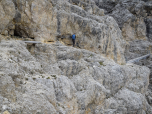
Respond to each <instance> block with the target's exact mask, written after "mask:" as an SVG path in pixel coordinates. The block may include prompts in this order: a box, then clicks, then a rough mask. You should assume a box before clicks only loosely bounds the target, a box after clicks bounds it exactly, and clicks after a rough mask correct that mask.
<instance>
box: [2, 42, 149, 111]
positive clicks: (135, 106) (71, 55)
mask: <svg viewBox="0 0 152 114" xmlns="http://www.w3.org/2000/svg"><path fill="white" fill-rule="evenodd" d="M27 49H28V50H27ZM30 49H33V48H29V47H27V45H26V44H25V43H24V42H23V41H13V40H11V41H5V40H2V41H1V43H0V67H1V69H0V102H1V103H0V112H1V113H3V112H8V113H11V114H26V113H32V114H40V113H41V114H43V113H46V114H50V112H51V114H61V113H62V114H67V113H70V114H72V113H73V114H87V113H89V114H114V113H119V114H125V113H129V114H132V113H138V114H145V113H147V114H151V113H152V108H151V107H150V105H149V104H148V102H147V100H146V98H145V92H146V91H147V88H148V84H149V79H148V76H149V74H150V71H149V69H148V68H147V67H142V66H137V65H118V64H116V63H115V62H114V61H113V60H110V59H106V58H105V57H103V56H101V55H99V54H95V53H93V52H90V51H87V50H84V49H77V48H73V47H69V46H65V45H63V44H61V43H60V42H56V43H54V44H36V45H35V46H34V51H33V50H30Z"/></svg>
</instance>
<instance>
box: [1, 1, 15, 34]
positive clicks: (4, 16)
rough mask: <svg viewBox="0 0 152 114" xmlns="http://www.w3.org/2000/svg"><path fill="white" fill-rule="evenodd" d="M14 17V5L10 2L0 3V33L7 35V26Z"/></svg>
mask: <svg viewBox="0 0 152 114" xmlns="http://www.w3.org/2000/svg"><path fill="white" fill-rule="evenodd" d="M14 17H15V5H14V3H13V1H12V0H1V1H0V33H2V34H4V35H8V33H7V32H6V31H7V29H8V26H9V24H10V23H11V22H12V21H13V18H14Z"/></svg>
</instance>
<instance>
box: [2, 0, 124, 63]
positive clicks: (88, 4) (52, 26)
mask: <svg viewBox="0 0 152 114" xmlns="http://www.w3.org/2000/svg"><path fill="white" fill-rule="evenodd" d="M2 1H5V2H6V3H7V0H2ZM2 1H1V2H2ZM9 1H10V2H11V3H14V4H13V6H6V7H8V8H12V9H15V12H16V13H15V16H14V15H13V14H14V13H12V14H11V16H10V17H11V19H13V20H12V21H11V19H10V21H11V22H12V23H14V24H13V25H12V26H11V27H12V28H11V29H9V27H8V26H4V27H5V31H8V32H9V35H14V36H20V37H28V38H32V39H34V40H37V41H42V42H55V41H57V40H61V41H62V42H64V43H65V45H72V42H71V35H72V34H73V33H76V36H77V39H76V46H77V47H79V48H81V49H87V50H90V51H93V52H96V53H100V54H102V55H104V56H106V57H109V58H112V59H113V60H115V61H116V62H117V63H119V64H123V63H125V59H124V49H125V42H124V40H123V38H122V34H121V31H120V29H119V27H118V24H117V23H116V21H115V20H114V19H113V18H112V17H110V16H104V10H103V9H100V8H99V7H98V6H97V5H96V4H95V2H94V1H93V0H87V1H85V0H70V1H68V0H32V1H29V0H13V1H12V0H9ZM2 3H3V2H2ZM3 9H4V8H3ZM13 11H14V10H13ZM12 15H13V16H12ZM3 20H4V18H2V19H1V22H2V23H4V22H3ZM14 26H15V27H14ZM0 29H1V28H0ZM1 30H2V29H1ZM0 33H1V34H2V32H0Z"/></svg>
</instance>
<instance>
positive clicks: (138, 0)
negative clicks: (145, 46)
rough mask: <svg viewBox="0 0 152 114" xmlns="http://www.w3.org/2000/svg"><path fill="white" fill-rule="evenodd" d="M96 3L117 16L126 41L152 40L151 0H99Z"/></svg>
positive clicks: (107, 12)
mask: <svg viewBox="0 0 152 114" xmlns="http://www.w3.org/2000/svg"><path fill="white" fill-rule="evenodd" d="M96 4H97V5H98V6H99V7H100V8H103V9H105V13H106V14H108V15H111V16H112V17H114V18H115V20H116V21H117V23H118V24H119V27H120V28H121V30H122V34H123V37H124V39H125V40H126V41H134V40H149V41H151V34H152V33H151V31H152V23H151V22H152V18H151V16H152V1H151V0H116V1H114V0H107V1H105V0H99V1H96Z"/></svg>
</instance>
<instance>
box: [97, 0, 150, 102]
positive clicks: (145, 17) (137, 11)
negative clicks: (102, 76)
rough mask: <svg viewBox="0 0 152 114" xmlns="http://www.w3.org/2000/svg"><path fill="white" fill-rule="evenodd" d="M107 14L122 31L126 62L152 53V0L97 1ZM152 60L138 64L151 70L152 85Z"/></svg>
mask: <svg viewBox="0 0 152 114" xmlns="http://www.w3.org/2000/svg"><path fill="white" fill-rule="evenodd" d="M95 2H96V4H97V5H98V6H99V7H100V8H102V9H104V11H105V13H106V14H108V15H111V16H112V17H114V18H115V20H116V21H117V23H118V24H119V27H120V29H121V30H122V35H123V38H124V40H126V42H127V46H126V49H125V58H126V61H128V60H130V59H134V58H137V57H140V56H143V55H146V54H148V53H151V52H152V43H151V39H152V0H116V1H114V0H99V1H97V0H95ZM151 60H152V58H151V56H150V57H149V58H146V59H145V60H142V61H139V62H137V63H136V64H138V65H143V66H147V67H149V68H150V69H151V75H150V77H149V78H150V83H151V84H152V61H151ZM151 84H150V86H149V89H150V90H149V92H150V93H148V95H150V96H149V97H148V101H149V103H150V104H152V93H151V91H152V89H151V88H152V86H151Z"/></svg>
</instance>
